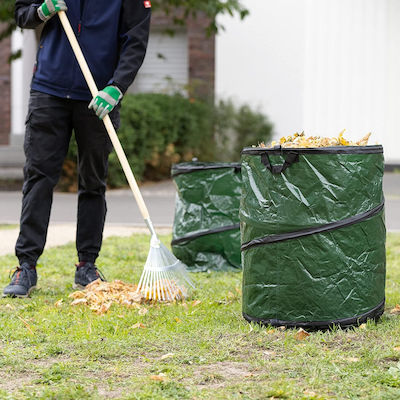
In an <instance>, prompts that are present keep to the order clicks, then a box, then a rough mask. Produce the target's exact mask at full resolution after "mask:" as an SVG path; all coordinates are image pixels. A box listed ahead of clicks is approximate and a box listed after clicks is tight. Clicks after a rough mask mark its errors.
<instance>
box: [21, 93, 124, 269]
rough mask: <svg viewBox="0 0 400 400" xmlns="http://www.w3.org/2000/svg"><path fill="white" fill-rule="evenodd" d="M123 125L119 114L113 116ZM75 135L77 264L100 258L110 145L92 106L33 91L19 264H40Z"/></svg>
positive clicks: (83, 102) (26, 145)
mask: <svg viewBox="0 0 400 400" xmlns="http://www.w3.org/2000/svg"><path fill="white" fill-rule="evenodd" d="M110 117H111V119H112V120H113V123H114V126H115V127H116V128H118V126H119V111H118V110H117V109H115V110H113V112H112V113H111V114H110ZM72 131H74V132H75V138H76V142H77V145H78V173H79V182H78V188H79V192H78V217H77V232H76V247H77V250H78V257H79V261H91V262H94V261H95V260H96V258H97V256H98V254H99V251H100V247H101V243H102V238H103V228H104V221H105V216H106V212H107V206H106V201H105V190H106V177H107V168H108V155H109V154H110V152H111V150H112V144H111V141H110V139H109V137H108V135H107V132H106V130H105V128H104V124H103V122H102V121H101V120H99V118H98V117H97V116H96V114H95V113H94V112H93V110H89V109H88V102H85V101H77V100H69V99H63V98H59V97H55V96H51V95H48V94H44V93H41V92H37V91H32V92H31V97H30V101H29V111H28V117H27V120H26V132H25V143H24V150H25V155H26V163H25V166H24V185H23V189H22V193H23V200H22V212H21V222H20V234H19V237H18V240H17V243H16V246H15V254H16V256H17V257H18V259H19V262H20V264H21V263H23V262H27V263H29V264H30V265H36V262H37V259H38V258H39V257H40V255H41V254H42V252H43V249H44V245H45V243H46V236H47V228H48V224H49V219H50V210H51V205H52V202H53V189H54V186H55V185H56V184H57V182H58V180H59V178H60V174H61V169H62V165H63V161H64V158H65V156H66V154H67V151H68V146H69V142H70V138H71V134H72Z"/></svg>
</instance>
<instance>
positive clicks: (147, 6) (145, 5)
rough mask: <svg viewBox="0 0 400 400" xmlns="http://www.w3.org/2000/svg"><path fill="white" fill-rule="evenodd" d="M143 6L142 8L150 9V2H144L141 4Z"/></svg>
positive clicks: (148, 0)
mask: <svg viewBox="0 0 400 400" xmlns="http://www.w3.org/2000/svg"><path fill="white" fill-rule="evenodd" d="M143 4H144V8H151V1H150V0H145V1H144V2H143Z"/></svg>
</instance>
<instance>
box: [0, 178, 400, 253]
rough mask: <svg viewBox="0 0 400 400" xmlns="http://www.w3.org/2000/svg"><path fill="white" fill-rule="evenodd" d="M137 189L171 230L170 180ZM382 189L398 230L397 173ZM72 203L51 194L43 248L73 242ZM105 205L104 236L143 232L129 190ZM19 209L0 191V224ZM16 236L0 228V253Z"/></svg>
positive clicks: (71, 197) (13, 197)
mask: <svg viewBox="0 0 400 400" xmlns="http://www.w3.org/2000/svg"><path fill="white" fill-rule="evenodd" d="M141 191H142V194H143V197H144V199H145V202H146V204H147V206H148V208H149V212H150V215H151V218H152V221H153V223H154V225H155V226H156V228H157V231H158V232H159V233H167V232H171V228H172V224H173V218H174V207H175V196H176V191H175V186H174V184H173V183H172V182H171V181H165V182H160V183H153V184H145V185H143V186H142V187H141ZM384 192H385V198H386V205H385V210H386V226H387V229H388V230H389V231H392V232H394V231H395V232H400V174H395V173H387V174H385V177H384ZM76 203H77V195H76V194H75V193H74V194H69V193H55V195H54V201H53V208H52V215H51V219H50V226H49V233H48V238H47V243H46V248H48V247H52V246H59V245H62V244H65V243H68V242H73V241H75V230H76V227H75V224H76V213H77V206H76ZM107 205H108V213H107V221H106V226H105V230H104V236H105V237H109V236H129V235H131V234H132V233H136V232H147V229H146V227H145V224H144V223H143V219H142V217H141V215H140V213H139V210H138V207H137V205H136V203H135V200H134V198H133V196H132V193H131V192H130V190H112V191H109V192H108V193H107ZM20 209H21V193H20V192H0V225H1V224H18V222H19V214H20ZM17 236H18V228H16V229H0V255H5V254H13V253H14V245H15V240H16V238H17Z"/></svg>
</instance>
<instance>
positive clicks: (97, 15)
mask: <svg viewBox="0 0 400 400" xmlns="http://www.w3.org/2000/svg"><path fill="white" fill-rule="evenodd" d="M65 2H66V4H67V7H68V11H67V16H68V19H69V21H70V23H71V26H72V28H73V30H74V32H75V35H76V36H77V39H78V42H79V44H80V46H81V48H82V52H83V54H84V56H85V58H86V61H87V63H88V65H89V68H90V70H91V72H92V74H93V77H94V80H95V82H96V84H97V87H98V88H99V90H101V89H103V88H104V87H105V86H107V85H110V84H114V85H116V86H118V87H119V88H120V89H121V91H122V92H123V93H125V92H126V90H127V89H128V87H129V86H130V85H131V83H132V82H133V80H134V78H135V76H136V74H137V72H138V70H139V68H140V66H141V65H142V63H143V59H144V56H145V53H146V48H147V42H148V36H149V29H150V16H151V8H150V7H149V3H150V2H148V1H143V0H112V1H110V0H65ZM40 4H41V1H40V0H39V1H38V0H16V2H15V20H16V22H17V25H18V26H19V27H21V28H35V27H37V26H38V25H40V24H41V23H42V21H41V20H40V18H39V17H38V15H37V8H38V7H39V6H40ZM32 89H35V90H37V91H40V92H44V93H48V94H51V95H54V96H58V97H64V98H71V99H76V100H90V99H91V97H92V96H91V94H90V91H89V88H88V86H87V84H86V82H85V80H84V77H83V74H82V72H81V71H80V68H79V65H78V63H77V61H76V59H75V56H74V54H73V52H72V48H71V46H70V44H69V42H68V39H67V37H66V35H65V33H64V31H63V28H62V25H61V23H60V20H59V18H58V17H57V16H54V17H53V18H51V19H50V20H49V21H48V22H47V23H46V24H45V26H44V29H43V32H42V36H41V39H40V45H39V49H38V53H37V59H36V65H35V68H34V74H33V78H32Z"/></svg>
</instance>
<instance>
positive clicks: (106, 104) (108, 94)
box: [89, 86, 122, 119]
mask: <svg viewBox="0 0 400 400" xmlns="http://www.w3.org/2000/svg"><path fill="white" fill-rule="evenodd" d="M121 99H122V92H121V91H120V90H119V89H118V88H117V87H116V86H107V87H105V88H104V89H103V90H101V91H100V92H99V93H98V94H97V96H96V97H93V100H92V101H91V102H90V104H89V108H92V109H93V110H94V111H95V112H96V115H97V116H98V117H99V118H100V119H103V118H104V117H105V116H106V115H107V114H108V113H109V112H110V111H111V110H112V109H113V108H114V107H115V106H116V105H117V104H118V102H119V101H120V100H121Z"/></svg>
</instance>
